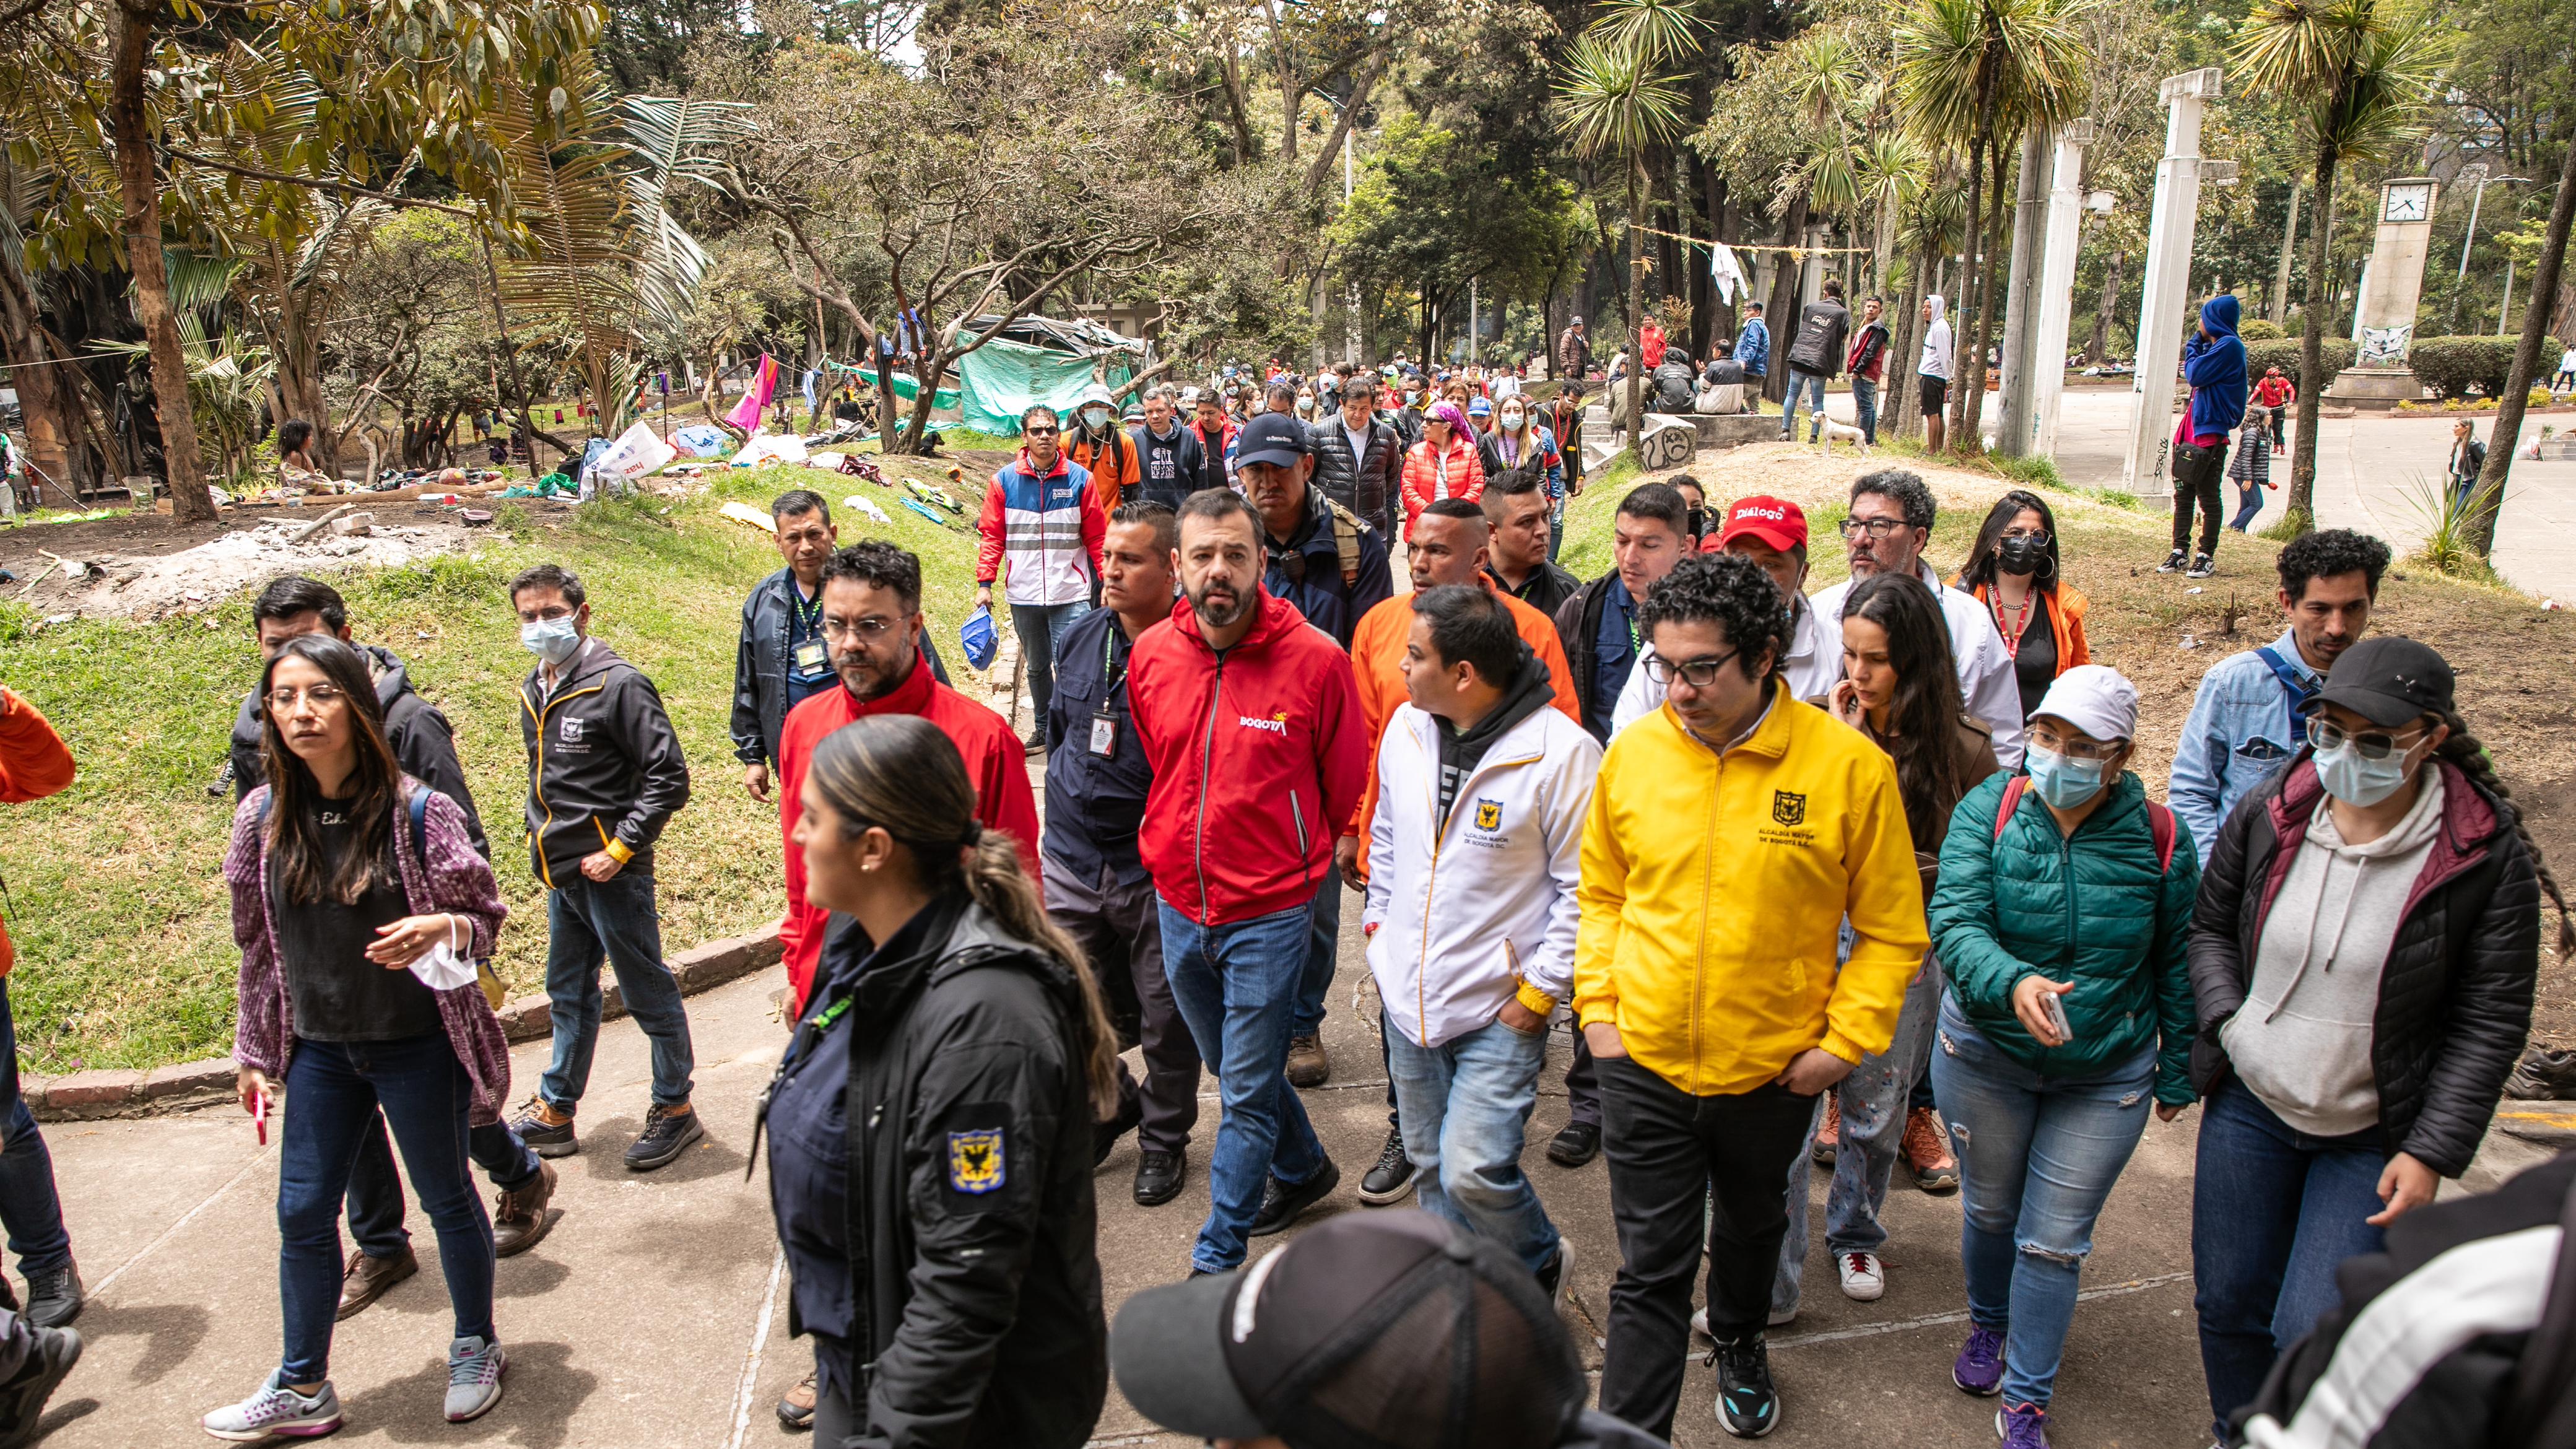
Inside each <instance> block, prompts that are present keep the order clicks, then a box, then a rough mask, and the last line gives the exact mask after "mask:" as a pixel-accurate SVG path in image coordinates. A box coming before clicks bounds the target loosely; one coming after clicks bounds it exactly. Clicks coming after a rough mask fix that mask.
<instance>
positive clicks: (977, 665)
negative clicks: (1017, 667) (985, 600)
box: [957, 607, 1002, 672]
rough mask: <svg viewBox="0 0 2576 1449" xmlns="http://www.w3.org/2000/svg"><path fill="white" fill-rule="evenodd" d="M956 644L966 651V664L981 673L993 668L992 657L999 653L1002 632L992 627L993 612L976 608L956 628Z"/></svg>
mask: <svg viewBox="0 0 2576 1449" xmlns="http://www.w3.org/2000/svg"><path fill="white" fill-rule="evenodd" d="M957 642H958V644H959V645H960V646H962V647H963V648H964V649H965V650H966V663H967V665H968V666H969V667H970V668H973V669H975V670H976V671H978V672H981V671H983V670H986V669H990V668H992V667H993V656H994V655H995V654H998V653H1000V652H1001V648H1002V631H1001V630H999V629H996V628H994V627H993V611H992V610H991V609H989V608H981V607H979V608H977V609H976V610H975V612H974V613H972V614H969V615H967V616H966V622H965V623H963V624H960V625H958V626H957Z"/></svg>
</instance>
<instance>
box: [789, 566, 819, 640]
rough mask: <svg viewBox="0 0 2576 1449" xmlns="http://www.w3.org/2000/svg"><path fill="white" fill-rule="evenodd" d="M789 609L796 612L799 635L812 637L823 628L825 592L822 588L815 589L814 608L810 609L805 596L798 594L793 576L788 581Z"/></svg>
mask: <svg viewBox="0 0 2576 1449" xmlns="http://www.w3.org/2000/svg"><path fill="white" fill-rule="evenodd" d="M787 607H788V608H790V609H792V610H794V611H795V615H796V621H795V622H796V625H797V632H798V633H801V634H808V635H810V634H812V633H814V632H815V631H816V630H818V629H820V628H821V627H822V625H823V590H822V589H821V587H819V586H817V587H816V588H815V590H814V604H813V607H811V608H808V607H806V604H805V599H804V596H803V595H802V594H800V593H798V592H797V589H796V580H795V578H794V577H793V576H792V575H791V576H790V577H789V578H788V580H787Z"/></svg>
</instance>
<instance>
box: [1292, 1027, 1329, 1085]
mask: <svg viewBox="0 0 2576 1449" xmlns="http://www.w3.org/2000/svg"><path fill="white" fill-rule="evenodd" d="M1332 1074H1333V1063H1332V1059H1331V1058H1329V1057H1326V1056H1325V1055H1324V1039H1323V1037H1321V1036H1319V1035H1316V1034H1315V1033H1312V1032H1309V1033H1307V1034H1306V1035H1304V1036H1292V1037H1290V1038H1288V1085H1290V1086H1292V1087H1320V1086H1322V1085H1324V1079H1325V1078H1327V1077H1329V1076H1331V1075H1332Z"/></svg>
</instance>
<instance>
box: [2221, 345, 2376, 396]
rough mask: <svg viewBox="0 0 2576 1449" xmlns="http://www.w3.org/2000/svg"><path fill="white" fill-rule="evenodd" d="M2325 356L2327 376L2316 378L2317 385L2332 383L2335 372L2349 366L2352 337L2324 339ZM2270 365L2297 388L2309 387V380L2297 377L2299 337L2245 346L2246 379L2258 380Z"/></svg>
mask: <svg viewBox="0 0 2576 1449" xmlns="http://www.w3.org/2000/svg"><path fill="white" fill-rule="evenodd" d="M2324 358H2325V372H2326V375H2325V376H2323V377H2321V378H2319V379H2317V386H2318V387H2324V386H2326V385H2327V384H2328V383H2331V382H2333V381H2334V380H2335V374H2336V373H2338V372H2341V371H2343V370H2344V369H2345V368H2347V367H2350V366H2352V339H2351V338H2349V337H2329V338H2327V339H2325V353H2324ZM2273 367H2277V368H2279V369H2281V375H2282V376H2283V377H2286V378H2288V379H2289V380H2290V381H2291V382H2292V383H2293V384H2295V385H2296V386H2297V387H2298V389H2299V391H2301V392H2306V391H2308V390H2309V388H2308V380H2307V379H2306V378H2304V377H2301V376H2299V339H2297V338H2296V337H2278V338H2274V339H2273V340H2271V341H2269V342H2249V343H2247V344H2246V345H2245V374H2246V378H2247V380H2248V381H2249V382H2250V381H2254V380H2257V379H2260V378H2261V377H2262V376H2263V372H2264V370H2265V369H2266V368H2273Z"/></svg>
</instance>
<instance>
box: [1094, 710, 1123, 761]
mask: <svg viewBox="0 0 2576 1449" xmlns="http://www.w3.org/2000/svg"><path fill="white" fill-rule="evenodd" d="M1091 752H1092V753H1093V754H1095V755H1098V756H1099V757H1100V758H1102V759H1104V760H1106V759H1108V758H1110V757H1111V756H1113V755H1116V754H1117V753H1118V716H1116V715H1114V714H1111V713H1109V712H1108V711H1107V710H1101V711H1099V712H1097V713H1095V714H1093V715H1092V717H1091Z"/></svg>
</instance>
